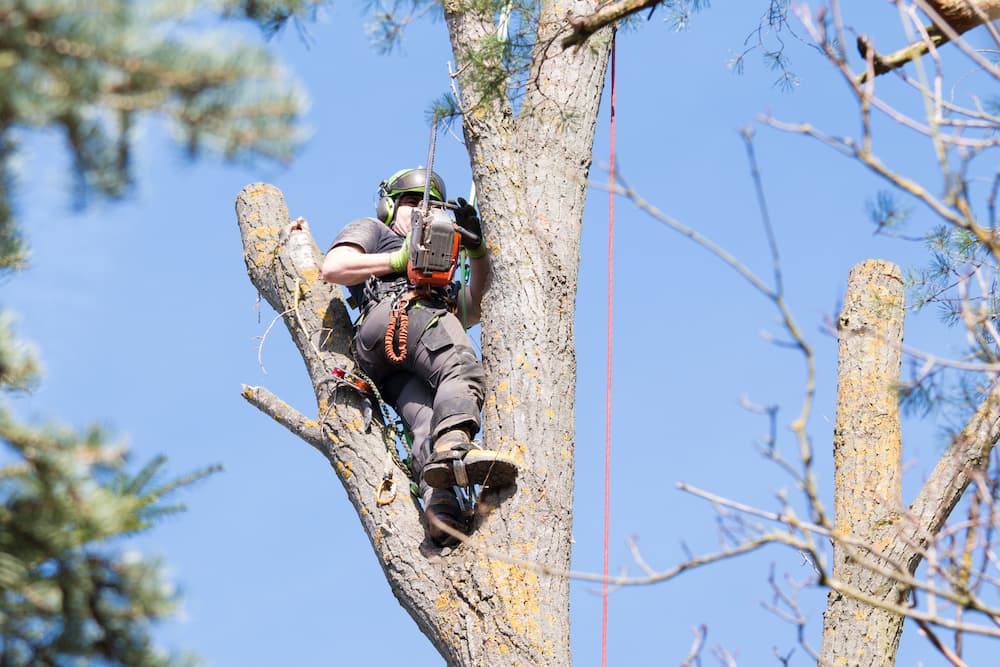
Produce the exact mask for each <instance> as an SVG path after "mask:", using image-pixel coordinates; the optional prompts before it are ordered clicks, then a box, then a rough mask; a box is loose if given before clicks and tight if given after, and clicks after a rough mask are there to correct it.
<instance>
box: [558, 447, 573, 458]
mask: <svg viewBox="0 0 1000 667" xmlns="http://www.w3.org/2000/svg"><path fill="white" fill-rule="evenodd" d="M559 453H560V454H562V457H563V458H564V459H568V458H569V457H570V456H572V455H571V454H570V453H569V450H568V449H564V450H562V451H561V452H559Z"/></svg>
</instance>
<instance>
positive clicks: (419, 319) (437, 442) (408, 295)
mask: <svg viewBox="0 0 1000 667" xmlns="http://www.w3.org/2000/svg"><path fill="white" fill-rule="evenodd" d="M427 178H428V170H427V169H423V168H418V169H404V170H402V171H398V172H396V173H394V174H393V175H392V176H390V177H389V178H387V179H386V180H384V181H382V183H380V184H379V188H378V198H379V199H378V204H377V205H376V216H377V219H376V218H359V219H356V220H353V221H352V222H350V223H349V224H348V225H347V226H346V227H344V229H343V230H342V231H341V232H340V234H338V235H337V237H336V238H335V239H334V241H333V243H332V244H331V245H330V249H329V250H328V251H327V254H326V257H325V258H324V260H323V279H324V280H326V281H327V282H331V283H337V284H340V285H345V286H347V288H348V290H349V291H350V293H351V297H352V298H353V300H354V303H355V304H356V305H357V307H358V308H359V310H360V311H361V317H360V318H359V320H358V322H357V324H356V326H355V332H354V341H353V349H354V355H355V358H356V359H357V362H358V364H359V366H360V367H361V369H362V370H363V371H364V372H365V373H366V374H367V375H368V376H369V377H370V378H371V379H372V380H373V381H374V382H375V384H376V385H377V386H378V388H379V390H380V392H381V394H382V397H383V398H384V399H385V400H386V401H387V402H388V403H389V404H390V405H392V407H393V408H394V409H395V410H396V412H397V414H398V415H399V416H400V417H401V418H402V420H403V422H404V423H405V424H406V426H407V428H408V429H409V430H410V433H411V434H412V435H413V449H412V464H413V472H414V475H415V476H416V479H417V483H418V485H419V490H420V497H421V499H422V501H423V503H424V517H425V519H426V520H427V532H428V535H429V536H430V538H431V540H432V541H433V542H434V543H435V544H436V545H437V546H451V545H453V544H455V543H456V542H457V540H455V539H454V537H453V536H451V535H449V534H448V533H447V532H445V531H444V530H442V529H441V528H440V527H439V526H438V525H436V522H435V521H434V520H433V519H436V520H437V521H440V522H441V523H443V524H444V525H446V526H449V527H450V528H452V529H454V530H456V531H459V532H468V531H469V529H470V528H471V526H470V525H469V520H468V517H467V515H466V513H463V511H462V506H461V504H460V503H459V500H458V497H457V496H456V494H455V491H454V487H455V486H461V487H469V488H471V487H472V486H473V485H476V484H480V485H482V484H487V485H489V486H490V487H492V488H498V487H502V486H506V485H509V484H512V483H513V482H514V479H515V477H516V475H517V468H516V466H515V465H514V463H513V461H512V460H511V459H510V457H508V456H506V455H503V454H500V453H498V452H494V451H489V450H485V449H481V448H479V447H478V446H477V445H476V444H475V443H473V442H472V438H473V437H474V436H475V435H476V433H477V432H478V431H479V425H480V414H479V413H480V410H481V409H482V405H483V396H484V392H485V387H484V374H483V369H482V365H481V364H480V362H479V359H478V358H477V356H476V353H475V350H474V349H473V347H472V344H471V342H470V341H469V338H468V336H467V335H466V333H465V330H464V328H463V326H462V322H461V321H459V318H458V317H457V316H456V314H455V311H456V304H457V303H459V302H462V304H463V311H464V315H463V320H464V321H465V323H466V325H467V326H472V325H474V324H476V323H477V322H478V321H479V317H480V303H481V299H482V296H483V290H484V288H485V285H486V277H487V273H488V271H489V256H488V251H487V247H486V243H485V241H483V240H482V229H481V225H480V222H479V217H478V216H477V214H476V209H475V207H474V206H472V205H470V204H468V203H467V202H466V201H465V200H464V199H459V200H458V203H457V204H456V203H455V202H449V203H448V204H447V205H446V206H447V207H448V208H450V209H452V210H454V214H455V222H456V223H457V225H458V226H459V227H461V228H463V229H465V230H467V231H468V232H471V234H465V235H463V236H462V245H463V247H465V248H466V251H467V253H468V256H469V258H470V262H469V263H470V277H469V282H468V285H467V286H465V287H460V286H459V285H458V284H456V283H450V282H449V283H448V284H447V285H446V286H433V287H432V286H427V285H415V284H414V282H413V281H412V280H411V278H412V275H411V276H410V277H408V273H407V268H408V265H410V253H411V243H410V231H411V225H412V224H413V216H414V213H415V212H417V211H418V210H419V209H420V207H421V204H422V202H423V200H424V194H425V186H426V184H427ZM430 181H431V182H430V192H429V193H428V200H433V201H435V202H442V204H443V202H444V201H445V187H444V183H443V182H442V180H441V178H440V177H439V176H438V175H437V174H436V173H433V172H430ZM473 239H474V240H473ZM462 290H464V294H462V293H460V292H461V291H462ZM401 314H403V315H405V316H406V317H405V320H406V328H405V329H404V331H405V332H406V333H405V334H402V333H400V332H399V331H398V328H397V329H396V330H395V331H393V327H394V326H396V327H398V325H399V319H398V318H399V316H400V315H401ZM387 331H388V332H390V333H389V335H387ZM397 350H398V352H397Z"/></svg>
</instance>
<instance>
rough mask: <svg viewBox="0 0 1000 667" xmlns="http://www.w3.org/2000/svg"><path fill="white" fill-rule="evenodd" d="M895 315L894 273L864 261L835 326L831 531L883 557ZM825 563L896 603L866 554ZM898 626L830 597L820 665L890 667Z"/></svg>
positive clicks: (894, 425)
mask: <svg viewBox="0 0 1000 667" xmlns="http://www.w3.org/2000/svg"><path fill="white" fill-rule="evenodd" d="M903 306H904V295H903V281H902V279H901V277H900V273H899V268H898V267H896V266H895V265H894V264H890V263H888V262H883V261H878V260H869V261H867V262H863V263H861V264H858V265H857V266H855V267H854V268H853V269H852V270H851V273H850V277H849V278H848V283H847V295H846V297H845V300H844V307H843V310H842V311H841V314H840V320H839V323H838V324H839V345H840V353H839V354H840V356H839V361H838V366H837V373H838V386H837V420H836V426H835V429H834V436H833V458H834V467H835V478H834V484H835V487H834V530H835V532H836V534H837V535H838V536H842V537H843V536H850V537H853V538H855V539H858V540H861V541H863V542H864V543H866V544H868V545H870V546H871V547H872V549H873V550H874V551H875V553H878V554H881V553H887V552H888V551H889V546H890V544H891V542H892V540H893V539H894V525H895V524H896V523H897V522H898V521H899V517H900V515H901V510H902V500H901V476H902V469H901V461H902V458H901V446H902V445H901V439H900V427H899V398H898V392H897V389H898V384H899V372H900V367H901V363H902V343H903ZM833 558H834V564H833V577H834V579H836V580H838V581H842V582H847V583H848V585H850V586H851V587H852V588H855V589H857V590H859V591H861V592H863V593H864V594H866V595H869V596H873V597H876V598H878V599H884V600H887V601H888V602H889V603H891V604H898V603H899V602H900V601H901V599H902V597H901V596H903V595H905V589H904V588H903V587H901V586H900V584H899V583H898V582H897V581H896V580H894V579H892V578H887V577H885V576H882V575H879V574H877V573H875V572H873V571H871V570H870V569H869V568H866V567H864V566H863V564H862V562H863V561H866V560H867V561H871V560H872V558H871V556H870V555H869V554H867V553H863V552H861V553H859V550H858V549H855V548H850V547H848V546H846V545H845V544H844V543H843V542H835V544H834V555H833ZM875 561H876V562H878V564H879V565H881V566H883V567H886V566H888V564H887V563H886V562H885V561H884V560H882V559H875ZM902 625H903V619H902V617H900V616H899V615H898V614H895V613H892V612H889V611H886V610H884V609H878V608H875V607H872V606H869V605H868V604H865V603H864V602H861V601H860V600H858V599H856V598H854V597H851V596H849V595H844V594H842V593H841V592H839V591H838V590H836V589H832V590H831V591H830V594H829V597H828V600H827V608H826V612H825V613H824V615H823V644H822V649H821V653H820V664H823V665H866V666H871V667H874V666H876V665H887V666H888V665H892V664H893V663H894V662H895V654H896V647H897V646H898V644H899V635H900V632H901V631H902Z"/></svg>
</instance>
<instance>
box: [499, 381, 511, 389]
mask: <svg viewBox="0 0 1000 667" xmlns="http://www.w3.org/2000/svg"><path fill="white" fill-rule="evenodd" d="M509 387H510V385H509V384H507V381H506V380H504V381H503V382H501V383H500V384H498V385H497V391H503V392H506V391H508V390H509Z"/></svg>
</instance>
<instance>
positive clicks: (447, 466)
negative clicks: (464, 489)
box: [423, 449, 517, 489]
mask: <svg viewBox="0 0 1000 667" xmlns="http://www.w3.org/2000/svg"><path fill="white" fill-rule="evenodd" d="M462 463H464V464H465V474H466V475H467V476H468V478H469V483H470V484H478V485H486V486H490V487H493V488H499V487H503V486H508V485H510V484H513V483H514V480H515V479H516V478H517V466H516V465H514V462H513V461H512V460H511V459H510V458H509V457H508V456H506V455H504V454H500V453H498V452H493V451H489V450H485V449H474V450H472V451H470V452H469V453H467V454H466V455H465V456H464V457H463V458H462ZM423 480H424V482H426V483H427V486H430V487H432V488H435V489H450V488H451V487H453V486H455V485H456V483H455V472H454V471H453V470H452V469H451V462H450V461H447V462H445V461H442V462H440V463H430V464H428V465H427V466H425V467H424V471H423Z"/></svg>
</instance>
